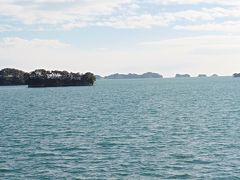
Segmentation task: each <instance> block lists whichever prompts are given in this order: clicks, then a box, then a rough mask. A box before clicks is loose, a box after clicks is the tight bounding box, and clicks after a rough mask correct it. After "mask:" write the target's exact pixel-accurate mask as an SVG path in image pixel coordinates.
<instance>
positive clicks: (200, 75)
mask: <svg viewBox="0 0 240 180" xmlns="http://www.w3.org/2000/svg"><path fill="white" fill-rule="evenodd" d="M198 77H207V75H206V74H199V75H198Z"/></svg>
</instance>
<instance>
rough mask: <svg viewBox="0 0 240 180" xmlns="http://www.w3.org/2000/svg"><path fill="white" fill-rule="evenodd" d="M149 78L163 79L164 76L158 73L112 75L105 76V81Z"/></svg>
mask: <svg viewBox="0 0 240 180" xmlns="http://www.w3.org/2000/svg"><path fill="white" fill-rule="evenodd" d="M147 78H163V76H162V75H160V74H158V73H152V72H147V73H144V74H141V75H139V74H132V73H129V74H118V73H116V74H112V75H109V76H105V77H104V79H147Z"/></svg>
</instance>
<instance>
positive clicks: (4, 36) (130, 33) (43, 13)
mask: <svg viewBox="0 0 240 180" xmlns="http://www.w3.org/2000/svg"><path fill="white" fill-rule="evenodd" d="M239 32H240V1H239V0H1V1H0V68H4V67H14V68H20V69H23V70H26V71H31V70H34V69H36V68H46V69H62V70H63V69H64V70H69V71H78V72H86V71H92V72H94V73H96V74H101V75H106V74H110V73H115V72H119V73H128V72H133V73H143V72H146V71H155V72H158V73H161V74H163V75H164V76H174V74H176V73H190V74H192V75H197V74H199V73H206V74H209V75H210V74H213V73H218V74H221V75H231V74H232V73H233V72H238V71H240V70H239V69H240V61H239V60H240V58H239V57H240V51H239V49H240V35H239ZM238 58H239V59H238Z"/></svg>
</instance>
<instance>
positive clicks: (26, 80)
mask: <svg viewBox="0 0 240 180" xmlns="http://www.w3.org/2000/svg"><path fill="white" fill-rule="evenodd" d="M95 81H96V77H95V75H94V74H93V73H90V72H88V73H85V74H80V73H72V72H67V71H57V70H55V71H47V70H45V69H37V70H35V71H32V72H30V73H27V72H24V71H21V70H18V69H11V68H5V69H2V70H1V71H0V86H9V85H28V87H59V86H92V85H94V82H95Z"/></svg>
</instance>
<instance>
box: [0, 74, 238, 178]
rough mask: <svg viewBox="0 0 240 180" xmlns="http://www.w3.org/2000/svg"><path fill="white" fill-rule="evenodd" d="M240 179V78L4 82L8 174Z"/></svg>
mask: <svg viewBox="0 0 240 180" xmlns="http://www.w3.org/2000/svg"><path fill="white" fill-rule="evenodd" d="M75 178H76V179H77V178H78V179H216V180H218V179H240V79H234V78H202V79H201V78H195V79H194V78H191V79H159V80H115V81H114V80H102V81H98V82H97V84H96V86H94V87H68V88H45V89H28V88H26V87H25V86H20V87H0V179H75Z"/></svg>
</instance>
